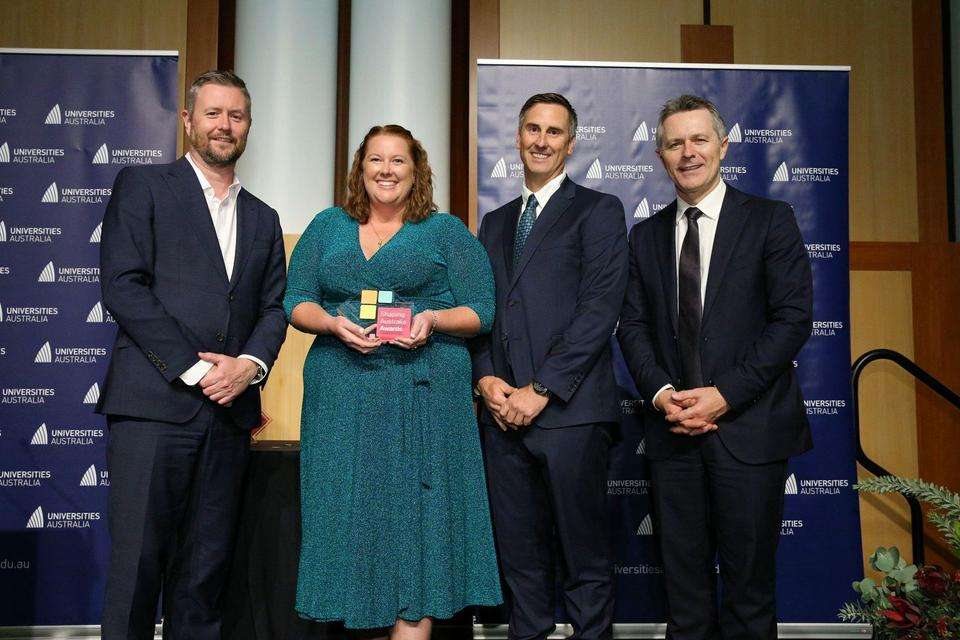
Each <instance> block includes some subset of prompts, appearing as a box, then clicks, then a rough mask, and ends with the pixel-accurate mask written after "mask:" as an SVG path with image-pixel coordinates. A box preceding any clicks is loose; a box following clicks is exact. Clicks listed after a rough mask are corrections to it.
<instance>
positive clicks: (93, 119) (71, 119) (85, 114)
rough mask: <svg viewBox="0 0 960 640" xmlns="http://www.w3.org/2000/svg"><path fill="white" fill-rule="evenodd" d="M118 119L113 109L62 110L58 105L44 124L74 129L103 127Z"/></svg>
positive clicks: (53, 107)
mask: <svg viewBox="0 0 960 640" xmlns="http://www.w3.org/2000/svg"><path fill="white" fill-rule="evenodd" d="M116 117H117V112H116V111H114V110H113V109H74V108H64V109H61V108H60V104H59V103H57V104H55V105H53V106H52V107H51V108H50V111H48V112H47V117H46V118H45V119H44V121H43V124H53V125H68V126H74V127H102V126H104V125H106V124H107V121H108V120H112V119H114V118H116Z"/></svg>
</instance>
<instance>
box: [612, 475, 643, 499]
mask: <svg viewBox="0 0 960 640" xmlns="http://www.w3.org/2000/svg"><path fill="white" fill-rule="evenodd" d="M648 493H650V481H649V480H645V479H643V478H621V479H617V480H610V479H608V480H607V495H608V496H645V495H647V494H648Z"/></svg>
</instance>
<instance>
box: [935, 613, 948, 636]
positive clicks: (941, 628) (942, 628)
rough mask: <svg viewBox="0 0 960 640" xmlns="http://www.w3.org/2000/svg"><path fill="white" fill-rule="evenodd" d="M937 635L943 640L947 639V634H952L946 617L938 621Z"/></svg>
mask: <svg viewBox="0 0 960 640" xmlns="http://www.w3.org/2000/svg"><path fill="white" fill-rule="evenodd" d="M937 633H939V634H940V637H941V638H946V637H947V634H948V633H950V630H949V629H948V628H947V618H946V616H944V617H942V618H940V619H939V620H937Z"/></svg>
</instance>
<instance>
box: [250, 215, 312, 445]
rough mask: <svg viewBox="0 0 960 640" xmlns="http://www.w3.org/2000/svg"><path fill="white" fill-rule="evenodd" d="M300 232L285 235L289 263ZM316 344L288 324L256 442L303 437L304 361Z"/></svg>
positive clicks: (269, 381)
mask: <svg viewBox="0 0 960 640" xmlns="http://www.w3.org/2000/svg"><path fill="white" fill-rule="evenodd" d="M299 240H300V234H294V233H287V234H284V235H283V245H284V250H285V251H286V253H287V265H289V264H290V255H291V254H292V253H293V248H294V247H295V246H297V242H298V241H299ZM311 344H313V336H312V335H309V334H306V333H302V332H300V331H298V330H297V329H294V328H293V327H291V326H288V327H287V339H286V341H285V342H284V343H283V348H281V349H280V355H279V356H278V358H277V361H276V362H275V363H274V365H273V369H272V370H271V371H270V378H269V379H268V380H267V386H266V387H264V390H263V396H262V399H263V413H264V415H265V417H266V424H265V425H264V427H263V428H262V429H258V430H256V431H255V432H254V434H253V439H254V441H255V442H262V441H270V440H299V439H300V408H301V407H302V406H303V361H304V359H306V357H307V351H308V350H309V349H310V345H311Z"/></svg>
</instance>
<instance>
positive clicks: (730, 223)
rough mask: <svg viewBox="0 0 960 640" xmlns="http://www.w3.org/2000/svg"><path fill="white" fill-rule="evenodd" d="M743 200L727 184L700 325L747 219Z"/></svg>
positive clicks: (715, 298) (718, 288)
mask: <svg viewBox="0 0 960 640" xmlns="http://www.w3.org/2000/svg"><path fill="white" fill-rule="evenodd" d="M745 200H746V198H744V196H743V194H742V193H741V192H739V191H737V190H736V189H734V188H733V187H731V186H729V185H728V186H727V193H726V195H724V197H723V205H722V206H721V207H720V219H719V220H718V221H717V233H716V235H715V236H714V238H713V252H712V253H711V254H710V270H709V272H708V273H709V275H708V276H707V293H706V296H705V298H704V303H703V316H702V317H701V320H700V326H701V327H702V326H704V325H705V324H706V321H707V318H708V317H709V315H710V309H712V308H713V304H714V302H716V300H717V292H719V291H720V283H721V282H723V274H724V272H725V271H726V270H727V265H728V264H729V263H730V256H731V255H733V249H734V248H735V247H736V246H737V240H738V239H739V238H740V232H741V231H743V225H744V223H746V221H747V208H746V207H745V206H743V205H744V201H745Z"/></svg>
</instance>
